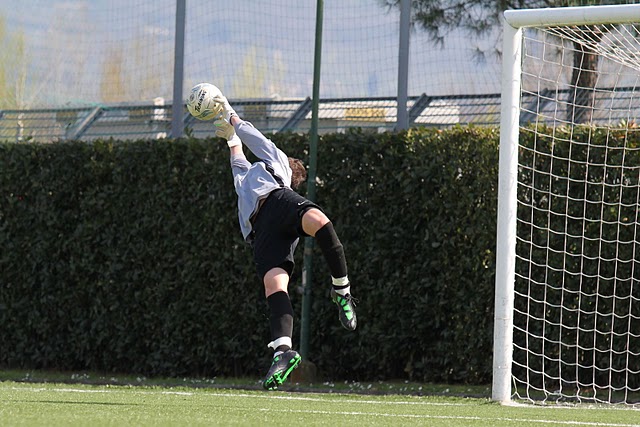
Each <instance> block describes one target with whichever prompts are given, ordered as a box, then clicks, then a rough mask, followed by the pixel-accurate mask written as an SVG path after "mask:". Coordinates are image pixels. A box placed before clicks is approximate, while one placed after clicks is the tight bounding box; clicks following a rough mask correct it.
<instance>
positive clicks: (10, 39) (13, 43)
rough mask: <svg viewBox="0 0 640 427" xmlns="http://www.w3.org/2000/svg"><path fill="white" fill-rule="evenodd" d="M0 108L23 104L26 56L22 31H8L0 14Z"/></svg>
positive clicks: (21, 105) (17, 106)
mask: <svg viewBox="0 0 640 427" xmlns="http://www.w3.org/2000/svg"><path fill="white" fill-rule="evenodd" d="M0 46H3V48H2V52H1V53H0V108H7V109H10V108H20V107H23V106H24V105H23V104H24V99H23V96H24V92H25V89H24V88H25V82H26V73H27V72H26V69H27V58H26V54H25V37H24V31H22V30H18V31H15V32H13V33H10V32H9V31H8V29H7V25H6V21H5V19H4V17H3V16H0Z"/></svg>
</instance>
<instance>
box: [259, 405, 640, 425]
mask: <svg viewBox="0 0 640 427" xmlns="http://www.w3.org/2000/svg"><path fill="white" fill-rule="evenodd" d="M259 410H260V411H264V412H291V413H303V414H321V415H358V416H374V417H389V418H418V419H438V420H465V421H494V422H495V421H507V422H517V423H524V422H527V423H537V424H549V425H554V424H560V425H572V426H589V427H640V424H618V423H596V422H588V421H568V420H567V421H556V420H540V419H527V418H506V417H498V418H495V417H469V416H456V415H422V414H387V413H384V412H383V413H380V412H377V413H376V412H353V411H349V412H347V411H340V412H334V411H318V410H303V409H301V410H295V409H271V408H261V409H259Z"/></svg>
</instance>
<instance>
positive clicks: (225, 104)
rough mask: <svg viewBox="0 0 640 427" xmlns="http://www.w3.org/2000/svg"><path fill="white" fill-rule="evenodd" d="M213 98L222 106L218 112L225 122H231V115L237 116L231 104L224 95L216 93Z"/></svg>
mask: <svg viewBox="0 0 640 427" xmlns="http://www.w3.org/2000/svg"><path fill="white" fill-rule="evenodd" d="M213 100H214V101H215V102H216V103H218V105H220V106H221V107H222V111H221V112H220V114H221V117H222V118H223V119H224V120H225V121H226V122H227V123H231V117H233V116H237V115H238V114H236V111H235V110H234V109H233V107H232V106H231V104H229V100H228V99H227V97H226V96H224V95H222V94H219V95H216V96H215V97H214V98H213Z"/></svg>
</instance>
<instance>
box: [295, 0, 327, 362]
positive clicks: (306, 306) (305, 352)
mask: <svg viewBox="0 0 640 427" xmlns="http://www.w3.org/2000/svg"><path fill="white" fill-rule="evenodd" d="M322 19H323V0H317V5H316V45H315V56H314V66H313V99H312V103H311V129H310V130H309V173H308V178H307V198H308V199H309V200H311V201H312V202H313V201H315V198H316V170H317V164H318V120H319V119H318V109H319V108H318V106H319V103H320V58H321V56H322V55H321V54H322ZM313 245H314V239H313V238H312V237H307V238H305V239H304V261H303V266H302V313H301V315H300V317H301V322H300V355H301V356H302V358H303V359H304V360H306V359H307V357H308V356H309V324H310V323H311V322H310V317H311V265H312V260H313Z"/></svg>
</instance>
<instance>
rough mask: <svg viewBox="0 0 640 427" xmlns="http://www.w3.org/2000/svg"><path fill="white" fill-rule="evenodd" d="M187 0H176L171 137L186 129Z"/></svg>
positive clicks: (176, 136) (178, 136)
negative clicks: (184, 82)
mask: <svg viewBox="0 0 640 427" xmlns="http://www.w3.org/2000/svg"><path fill="white" fill-rule="evenodd" d="M185 16H186V0H176V38H175V46H174V50H173V105H172V108H171V137H172V138H180V137H181V136H182V131H183V130H184V118H183V115H182V84H183V80H184V29H185Z"/></svg>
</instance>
